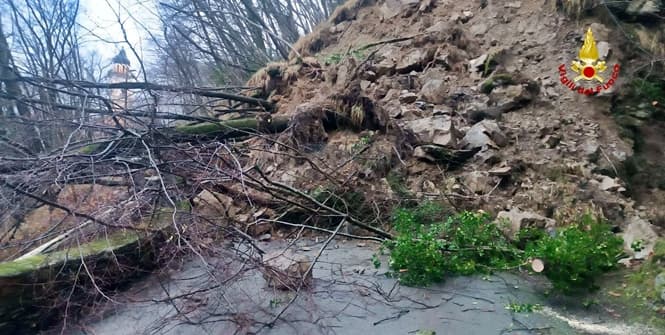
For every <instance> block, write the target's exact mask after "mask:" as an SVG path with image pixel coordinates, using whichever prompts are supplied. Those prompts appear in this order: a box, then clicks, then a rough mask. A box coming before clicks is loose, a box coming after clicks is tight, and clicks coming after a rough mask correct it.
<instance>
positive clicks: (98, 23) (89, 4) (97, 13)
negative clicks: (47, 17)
mask: <svg viewBox="0 0 665 335" xmlns="http://www.w3.org/2000/svg"><path fill="white" fill-rule="evenodd" d="M80 4H81V8H80V13H79V24H80V25H81V26H82V29H81V35H82V36H83V39H84V48H85V49H86V50H95V51H97V52H98V53H99V54H100V55H101V56H102V57H103V62H104V63H105V62H110V60H111V58H112V57H113V56H115V55H116V54H117V53H118V51H120V48H121V47H123V46H124V47H125V50H126V51H127V57H129V60H130V62H131V63H132V68H134V69H137V67H138V66H137V63H138V62H137V59H136V57H135V56H134V55H133V54H132V52H131V50H130V49H129V48H128V46H127V44H126V43H124V42H123V40H124V38H123V34H122V30H121V28H120V24H118V20H117V18H116V14H115V13H119V14H120V18H121V20H122V21H123V22H124V25H125V30H126V32H127V39H128V40H129V43H131V45H132V46H133V47H134V48H135V49H136V51H137V52H138V53H139V55H140V56H141V57H142V58H143V59H146V57H147V56H148V43H147V41H148V40H149V38H150V37H149V35H148V34H147V33H146V32H145V29H146V28H145V27H142V25H145V26H146V27H148V28H150V27H152V29H159V28H158V27H159V25H157V24H156V22H157V21H156V18H155V13H156V9H155V6H154V5H155V1H154V0H80ZM135 19H136V20H139V21H140V23H136V21H135ZM88 30H90V31H91V32H90V33H89V32H88Z"/></svg>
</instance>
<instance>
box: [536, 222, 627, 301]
mask: <svg viewBox="0 0 665 335" xmlns="http://www.w3.org/2000/svg"><path fill="white" fill-rule="evenodd" d="M526 253H527V255H528V256H529V257H534V258H540V259H542V260H543V261H544V263H545V269H544V271H543V274H544V275H545V276H546V277H547V278H548V279H549V280H550V281H551V282H552V285H553V286H554V289H556V290H559V291H562V292H564V293H573V292H576V291H583V290H593V289H596V288H597V286H596V284H595V283H596V279H598V277H599V276H600V275H601V274H603V273H605V272H607V271H610V270H612V269H615V268H616V266H617V260H618V257H619V256H620V255H622V253H623V240H622V239H621V238H620V237H617V236H616V235H614V234H613V233H612V231H611V227H610V226H609V225H607V224H606V223H605V222H603V221H602V220H598V219H596V218H594V217H593V216H592V215H591V214H585V215H584V216H582V217H581V219H580V220H579V221H578V222H576V223H575V224H573V225H570V226H567V227H565V228H563V229H561V230H559V231H558V232H557V233H556V234H555V235H554V236H549V235H547V236H544V237H542V238H541V239H539V240H537V241H536V242H533V243H529V244H528V245H527V250H526Z"/></svg>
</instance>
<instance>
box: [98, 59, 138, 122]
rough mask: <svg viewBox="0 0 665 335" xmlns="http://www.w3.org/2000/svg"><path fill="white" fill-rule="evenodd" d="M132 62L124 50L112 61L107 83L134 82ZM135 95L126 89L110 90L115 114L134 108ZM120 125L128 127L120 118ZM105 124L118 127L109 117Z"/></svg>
mask: <svg viewBox="0 0 665 335" xmlns="http://www.w3.org/2000/svg"><path fill="white" fill-rule="evenodd" d="M130 65H131V62H130V61H129V59H128V58H127V54H126V53H125V48H122V49H121V50H120V52H118V54H117V55H115V57H113V58H112V59H111V69H109V71H108V73H107V74H106V77H105V81H106V82H107V83H109V84H115V83H127V82H131V81H134V80H135V79H136V78H135V77H134V75H133V74H132V72H133V71H132V69H131V67H130ZM133 95H134V94H132V92H131V91H130V90H128V89H125V88H114V89H110V90H109V99H110V100H111V104H112V107H113V113H122V112H125V111H128V110H130V109H131V108H132V105H133V104H134V100H135V99H134V96H133ZM118 121H120V124H121V125H123V126H126V125H127V122H126V120H125V119H124V118H119V119H118ZM104 124H105V125H108V126H116V124H115V122H114V121H113V118H112V117H110V116H108V117H105V118H104Z"/></svg>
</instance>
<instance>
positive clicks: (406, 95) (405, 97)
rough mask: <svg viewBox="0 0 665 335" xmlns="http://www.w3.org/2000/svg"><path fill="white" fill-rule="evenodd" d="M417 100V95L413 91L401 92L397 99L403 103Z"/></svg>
mask: <svg viewBox="0 0 665 335" xmlns="http://www.w3.org/2000/svg"><path fill="white" fill-rule="evenodd" d="M416 100H418V95H417V94H415V93H413V92H408V91H407V92H402V94H400V96H399V101H400V102H401V103H403V104H410V103H414V102H416Z"/></svg>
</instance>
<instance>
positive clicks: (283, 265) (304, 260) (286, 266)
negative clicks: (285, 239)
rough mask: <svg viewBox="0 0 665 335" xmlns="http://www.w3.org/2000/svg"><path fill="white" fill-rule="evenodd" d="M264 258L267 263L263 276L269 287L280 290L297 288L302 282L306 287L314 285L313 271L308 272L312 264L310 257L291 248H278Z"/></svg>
mask: <svg viewBox="0 0 665 335" xmlns="http://www.w3.org/2000/svg"><path fill="white" fill-rule="evenodd" d="M263 260H264V264H265V269H264V271H263V278H264V279H265V280H266V283H267V285H268V286H269V287H273V288H275V289H278V290H297V289H298V288H299V287H300V285H301V283H302V284H303V286H306V287H309V286H311V285H312V281H313V276H312V271H310V272H309V273H307V270H308V269H309V267H310V265H311V264H312V263H311V261H310V260H309V257H307V256H305V255H302V254H296V253H294V252H292V251H290V250H287V251H281V250H276V251H271V252H268V253H267V254H265V255H264V256H263ZM305 274H307V275H306V276H305Z"/></svg>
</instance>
